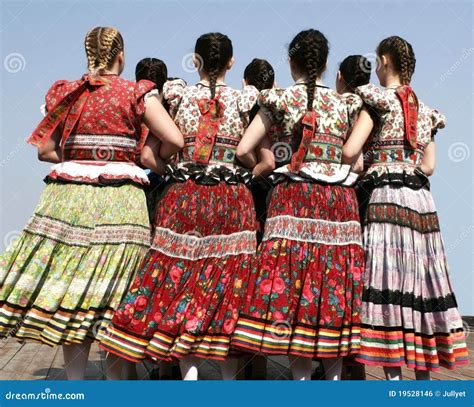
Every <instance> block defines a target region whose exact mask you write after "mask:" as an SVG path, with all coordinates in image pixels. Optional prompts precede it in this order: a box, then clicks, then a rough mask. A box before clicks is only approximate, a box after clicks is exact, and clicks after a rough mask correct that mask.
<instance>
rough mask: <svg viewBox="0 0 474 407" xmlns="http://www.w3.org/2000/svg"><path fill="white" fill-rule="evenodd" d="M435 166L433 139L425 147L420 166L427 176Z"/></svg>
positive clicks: (431, 173) (432, 171)
mask: <svg viewBox="0 0 474 407" xmlns="http://www.w3.org/2000/svg"><path fill="white" fill-rule="evenodd" d="M435 166H436V146H435V142H434V140H432V141H431V143H430V144H428V146H427V147H426V149H425V154H424V156H423V159H422V160H421V164H420V168H421V171H423V172H424V173H425V175H426V176H427V177H429V176H431V175H433V173H434V170H435Z"/></svg>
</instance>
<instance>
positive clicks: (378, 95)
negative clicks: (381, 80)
mask: <svg viewBox="0 0 474 407" xmlns="http://www.w3.org/2000/svg"><path fill="white" fill-rule="evenodd" d="M355 92H356V94H357V95H358V96H360V97H361V98H362V100H363V102H364V103H365V104H367V105H368V106H370V107H373V108H375V109H377V110H383V111H387V110H390V101H389V99H388V98H387V95H386V94H385V92H384V91H383V90H382V89H380V88H378V87H377V86H375V85H373V84H372V83H369V84H367V85H363V86H359V87H358V88H356V89H355Z"/></svg>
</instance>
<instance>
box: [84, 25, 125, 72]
mask: <svg viewBox="0 0 474 407" xmlns="http://www.w3.org/2000/svg"><path fill="white" fill-rule="evenodd" d="M84 46H85V49H86V55H87V68H88V70H89V72H90V73H91V74H92V75H99V74H101V73H102V72H103V71H105V70H106V69H110V68H111V67H112V65H113V63H114V61H115V58H116V57H117V55H118V54H119V53H120V52H122V51H123V50H124V43H123V38H122V35H121V34H120V33H119V31H118V30H117V29H115V28H113V27H95V28H93V29H92V30H90V31H89V32H88V33H87V34H86V38H85V41H84Z"/></svg>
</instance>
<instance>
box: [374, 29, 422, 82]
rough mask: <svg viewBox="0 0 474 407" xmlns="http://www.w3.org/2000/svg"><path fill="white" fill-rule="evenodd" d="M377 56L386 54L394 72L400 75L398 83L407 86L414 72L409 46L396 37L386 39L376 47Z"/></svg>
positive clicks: (406, 42) (411, 52)
mask: <svg viewBox="0 0 474 407" xmlns="http://www.w3.org/2000/svg"><path fill="white" fill-rule="evenodd" d="M377 54H378V55H379V56H382V55H384V54H388V55H389V56H390V58H391V61H392V63H393V65H394V68H395V70H396V71H397V72H398V73H399V75H400V82H401V83H402V84H404V85H409V84H410V82H411V78H412V76H413V73H414V72H415V65H416V58H415V53H414V51H413V47H412V46H411V44H410V43H409V42H408V41H406V40H404V39H403V38H401V37H398V36H392V37H388V38H386V39H384V40H382V42H381V43H380V44H379V46H378V47H377Z"/></svg>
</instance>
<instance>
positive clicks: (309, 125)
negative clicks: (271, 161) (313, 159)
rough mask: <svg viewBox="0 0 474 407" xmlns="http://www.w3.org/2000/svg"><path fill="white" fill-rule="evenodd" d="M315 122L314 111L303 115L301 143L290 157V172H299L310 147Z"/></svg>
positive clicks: (315, 114)
mask: <svg viewBox="0 0 474 407" xmlns="http://www.w3.org/2000/svg"><path fill="white" fill-rule="evenodd" d="M316 120H317V113H316V112H315V111H314V110H310V111H308V112H306V113H305V115H304V116H303V119H302V120H301V123H302V124H303V135H302V137H301V142H300V145H299V147H298V150H297V151H296V153H295V154H293V156H292V157H291V162H290V165H289V169H290V170H291V171H292V172H299V170H300V169H301V166H302V165H303V161H304V159H305V157H306V154H307V153H308V149H309V147H310V145H311V141H312V140H313V138H314V133H315V132H316Z"/></svg>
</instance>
